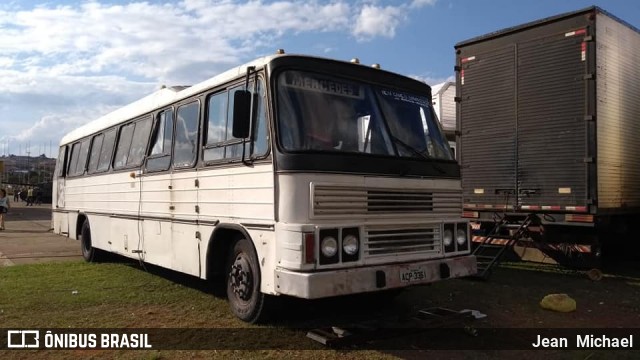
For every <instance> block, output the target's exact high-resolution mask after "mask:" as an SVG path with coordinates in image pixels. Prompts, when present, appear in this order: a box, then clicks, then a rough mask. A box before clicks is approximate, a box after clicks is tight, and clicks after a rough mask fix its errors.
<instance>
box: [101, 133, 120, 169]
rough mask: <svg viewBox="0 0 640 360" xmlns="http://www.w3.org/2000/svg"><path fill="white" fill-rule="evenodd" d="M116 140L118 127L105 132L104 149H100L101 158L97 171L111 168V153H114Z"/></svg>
mask: <svg viewBox="0 0 640 360" xmlns="http://www.w3.org/2000/svg"><path fill="white" fill-rule="evenodd" d="M115 142H116V129H113V130H109V131H107V132H106V133H105V134H104V140H103V141H102V149H100V160H99V161H98V168H97V171H107V170H109V164H111V155H113V146H114V145H115Z"/></svg>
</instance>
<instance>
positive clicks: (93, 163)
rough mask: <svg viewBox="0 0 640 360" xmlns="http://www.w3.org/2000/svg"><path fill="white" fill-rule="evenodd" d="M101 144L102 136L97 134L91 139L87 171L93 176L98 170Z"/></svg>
mask: <svg viewBox="0 0 640 360" xmlns="http://www.w3.org/2000/svg"><path fill="white" fill-rule="evenodd" d="M103 142H104V134H99V135H96V136H94V137H93V143H92V144H91V154H90V155H89V168H88V169H87V172H88V173H89V174H93V173H94V172H96V170H97V169H98V161H99V160H100V151H101V149H102V143H103Z"/></svg>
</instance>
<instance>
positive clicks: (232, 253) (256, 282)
mask: <svg viewBox="0 0 640 360" xmlns="http://www.w3.org/2000/svg"><path fill="white" fill-rule="evenodd" d="M214 277H216V278H217V279H216V280H220V281H218V284H223V285H224V286H220V289H219V290H223V289H224V293H226V296H227V299H228V301H229V306H230V308H231V311H232V312H233V314H234V315H236V316H237V317H238V318H240V319H241V320H243V321H246V322H249V323H258V322H263V321H264V320H265V319H266V318H267V316H268V310H267V306H266V303H267V300H268V299H267V295H265V294H263V293H262V292H261V279H262V276H261V269H260V263H259V260H258V255H257V251H256V248H255V246H254V244H253V241H252V240H251V237H250V236H249V234H248V233H247V232H246V230H244V229H243V228H242V227H240V226H237V225H220V226H219V227H218V228H217V229H216V230H215V231H214V233H213V234H212V236H211V240H210V243H209V248H208V250H207V278H214ZM220 292H222V291H220Z"/></svg>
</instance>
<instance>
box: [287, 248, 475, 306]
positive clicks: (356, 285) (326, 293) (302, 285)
mask: <svg viewBox="0 0 640 360" xmlns="http://www.w3.org/2000/svg"><path fill="white" fill-rule="evenodd" d="M476 273H477V267H476V258H475V256H472V255H467V256H459V257H454V258H444V259H435V260H429V261H422V262H412V263H405V264H388V265H379V266H371V267H362V268H354V269H337V270H325V271H318V272H311V273H304V272H296V271H291V270H286V269H276V270H275V275H276V291H277V292H278V293H279V294H283V295H290V296H295V297H299V298H304V299H317V298H323V297H330V296H338V295H349V294H358V293H364V292H372V291H380V290H386V289H396V288H402V287H407V286H412V285H420V284H428V283H431V282H436V281H439V280H444V279H450V278H458V277H464V276H468V275H474V274H476Z"/></svg>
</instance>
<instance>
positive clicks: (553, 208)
mask: <svg viewBox="0 0 640 360" xmlns="http://www.w3.org/2000/svg"><path fill="white" fill-rule="evenodd" d="M541 208H542V210H555V211H558V210H562V206H545V205H543V206H541Z"/></svg>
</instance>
